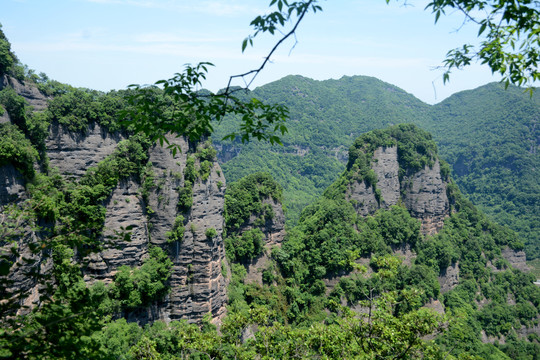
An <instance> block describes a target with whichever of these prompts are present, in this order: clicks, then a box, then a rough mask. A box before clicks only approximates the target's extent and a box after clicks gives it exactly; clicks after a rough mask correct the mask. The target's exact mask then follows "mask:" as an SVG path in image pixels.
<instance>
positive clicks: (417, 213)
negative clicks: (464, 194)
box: [346, 146, 450, 235]
mask: <svg viewBox="0 0 540 360" xmlns="http://www.w3.org/2000/svg"><path fill="white" fill-rule="evenodd" d="M371 169H372V170H373V171H374V172H375V174H376V175H377V182H376V184H374V185H375V186H372V185H371V184H367V183H366V182H365V181H354V182H352V183H351V184H349V186H348V189H347V194H346V198H347V199H348V200H353V201H352V203H353V205H354V207H355V209H356V211H357V213H358V214H359V215H362V216H366V215H371V214H373V213H374V212H375V211H377V210H378V209H388V208H389V207H390V206H392V205H397V204H398V203H400V202H402V203H403V204H404V205H405V207H406V208H407V210H409V212H410V213H411V216H413V217H415V218H417V219H419V220H420V221H421V222H422V232H423V233H424V234H425V235H432V234H434V233H436V232H438V231H439V230H440V229H441V228H442V226H443V225H444V219H445V218H446V217H448V216H449V215H450V205H449V201H448V197H447V195H446V185H447V184H446V183H445V181H443V179H442V177H441V169H440V164H439V161H438V160H435V162H434V164H433V165H432V166H431V167H430V166H425V167H424V168H423V169H421V170H419V171H416V172H414V173H412V174H409V175H406V176H403V177H402V178H401V179H400V177H399V170H400V165H399V162H398V149H397V146H392V147H379V148H377V149H376V150H375V151H374V154H373V159H372V162H371ZM405 170H408V169H405ZM406 172H407V171H406ZM375 189H377V191H379V192H380V193H379V194H380V197H379V199H377V194H376V190H375Z"/></svg>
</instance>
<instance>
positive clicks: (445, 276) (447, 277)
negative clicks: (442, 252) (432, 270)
mask: <svg viewBox="0 0 540 360" xmlns="http://www.w3.org/2000/svg"><path fill="white" fill-rule="evenodd" d="M438 280H439V285H440V286H441V293H443V294H444V293H445V292H448V291H450V290H452V289H453V288H455V287H456V286H457V284H459V263H454V264H450V266H448V267H447V268H446V269H445V270H444V271H443V272H442V273H441V274H440V275H439V279H438Z"/></svg>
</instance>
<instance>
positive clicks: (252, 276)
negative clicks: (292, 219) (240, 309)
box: [243, 198, 285, 285]
mask: <svg viewBox="0 0 540 360" xmlns="http://www.w3.org/2000/svg"><path fill="white" fill-rule="evenodd" d="M262 203H263V204H269V205H270V206H271V207H272V212H273V214H274V216H273V217H272V218H271V219H267V220H266V222H265V224H264V225H263V226H256V225H255V224H254V222H255V220H256V217H255V216H252V217H251V218H250V221H249V222H248V224H247V225H246V227H245V228H244V229H243V230H249V229H252V228H254V227H258V228H259V229H261V231H262V232H263V234H264V242H265V244H264V250H263V253H262V254H261V255H260V256H258V257H256V258H255V259H253V260H251V261H250V262H249V263H248V264H246V265H247V266H246V267H247V274H246V279H245V281H246V282H256V283H258V284H261V285H262V282H263V281H262V272H263V270H265V269H267V268H268V266H269V264H270V261H271V260H270V254H271V251H272V247H274V246H281V243H282V242H283V240H284V238H285V214H284V213H283V206H282V204H281V203H280V202H279V201H276V200H274V199H272V198H266V199H263V200H262Z"/></svg>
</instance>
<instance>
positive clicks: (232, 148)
mask: <svg viewBox="0 0 540 360" xmlns="http://www.w3.org/2000/svg"><path fill="white" fill-rule="evenodd" d="M247 96H255V97H258V98H260V99H262V100H264V101H268V102H270V103H279V104H285V105H287V106H288V107H289V111H290V114H289V115H290V120H289V121H288V123H287V128H288V130H289V132H288V134H286V135H285V136H283V144H284V146H270V145H267V144H261V143H252V144H247V145H240V144H239V143H231V142H223V141H221V139H222V138H223V136H224V135H225V134H227V133H228V132H229V129H230V128H231V127H232V123H234V119H229V123H227V122H225V123H224V124H221V125H220V126H219V127H218V128H217V129H216V130H217V131H216V132H215V133H214V134H213V136H212V139H213V141H214V145H215V146H216V148H217V149H218V158H219V159H220V160H221V162H222V167H223V171H224V173H225V175H226V176H227V179H228V180H229V181H235V180H238V179H239V178H241V177H243V176H246V175H248V174H250V173H252V172H255V171H268V172H269V173H271V174H272V176H273V177H274V178H275V179H276V180H277V181H278V182H279V183H280V184H281V185H282V186H283V187H284V194H285V199H286V200H285V205H286V207H287V210H288V213H287V216H288V222H289V223H290V224H294V223H295V222H296V221H297V220H298V216H299V214H300V212H301V211H302V209H303V208H304V207H305V206H306V205H307V204H309V203H310V202H312V201H313V200H314V199H315V198H316V197H317V196H318V195H320V194H321V193H322V191H323V190H324V189H325V188H326V187H327V186H329V185H330V184H331V183H332V182H333V181H334V180H335V179H336V174H338V173H339V172H341V171H342V170H343V168H344V163H345V162H346V161H347V150H348V148H349V146H350V145H351V144H352V142H353V141H354V139H355V138H356V137H358V136H359V135H360V134H362V133H364V132H366V131H368V130H372V129H376V128H382V127H386V126H388V125H392V124H397V123H404V122H415V121H419V119H424V121H426V122H427V121H428V120H429V118H428V111H429V106H428V105H426V104H424V103H422V102H421V101H420V100H418V99H416V98H415V97H414V96H412V95H410V94H407V93H406V92H405V91H403V90H401V89H399V88H397V87H395V86H393V85H390V84H387V83H385V82H382V81H380V80H378V79H375V78H370V77H365V76H353V77H343V78H341V79H340V80H326V81H316V80H312V79H308V78H305V77H302V76H287V77H285V78H283V79H281V80H278V81H276V82H273V83H270V84H267V85H264V86H261V87H260V88H257V89H255V90H254V91H253V92H252V93H250V94H249V95H247Z"/></svg>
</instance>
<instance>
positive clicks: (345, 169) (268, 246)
mask: <svg viewBox="0 0 540 360" xmlns="http://www.w3.org/2000/svg"><path fill="white" fill-rule="evenodd" d="M0 48H1V49H2V52H0V60H2V61H0V64H1V65H2V67H0V184H1V185H2V186H0V358H6V359H55V358H60V359H86V358H89V359H126V360H132V359H190V360H195V359H204V360H207V359H246V360H247V359H254V358H260V359H292V358H296V359H298V358H300V359H311V358H325V359H353V358H355V359H387V358H396V359H399V358H401V359H415V358H417V359H438V360H442V359H448V360H465V359H466V360H480V359H490V360H509V359H519V360H529V359H538V356H539V354H540V330H539V322H540V312H539V309H540V287H538V286H537V285H535V284H534V280H535V278H534V276H533V275H531V274H528V273H527V271H526V270H527V269H526V268H527V266H526V264H525V254H524V252H523V251H522V249H523V247H524V246H523V243H522V241H521V239H520V237H519V236H517V235H516V233H515V232H513V231H512V230H511V229H509V228H508V227H505V226H502V225H499V224H497V223H495V222H494V221H492V220H490V219H489V218H488V217H486V215H484V214H483V212H482V211H480V210H478V209H477V208H476V207H475V206H474V205H473V204H472V203H471V202H470V201H469V200H467V199H466V197H464V196H463V195H462V194H461V192H460V190H459V188H458V185H457V184H456V183H455V182H454V181H453V180H452V166H451V165H449V164H448V163H446V162H445V161H444V160H442V159H441V158H440V156H439V154H438V149H437V144H436V142H435V141H434V139H436V138H435V137H434V138H432V135H431V134H430V133H428V132H427V131H425V130H422V129H421V128H420V127H417V126H416V125H414V124H411V123H413V122H420V123H422V124H423V126H424V127H435V126H437V125H438V124H434V122H435V118H434V115H433V112H434V109H435V107H430V106H428V105H426V104H423V103H421V102H420V101H418V100H417V99H415V98H414V97H413V96H411V95H409V94H406V93H405V92H403V91H401V90H399V89H397V88H395V87H393V86H391V85H388V84H385V83H383V82H381V81H378V80H376V79H373V78H365V77H352V78H343V79H341V80H332V81H327V82H316V81H313V80H309V79H305V78H302V77H294V76H292V77H287V78H285V79H283V80H282V81H283V82H284V83H286V84H287V86H284V87H282V86H277V85H279V82H277V83H273V84H269V85H267V86H265V87H262V88H261V89H257V90H256V91H254V93H255V94H258V96H260V97H263V96H268V97H272V96H274V95H275V96H274V97H272V101H283V102H286V101H290V106H291V110H290V112H291V121H290V123H289V128H290V134H289V135H287V137H285V138H284V146H283V147H270V146H268V145H266V144H261V143H251V144H249V146H247V147H245V148H242V145H241V144H240V143H225V142H218V144H217V147H218V148H219V149H220V151H221V154H220V156H221V158H222V159H224V160H229V161H228V162H227V163H226V164H225V166H226V167H227V166H230V167H228V168H227V171H228V173H229V175H228V177H229V178H235V176H236V178H238V181H235V182H229V183H228V184H227V183H226V181H225V177H224V172H223V171H222V170H221V168H220V166H219V165H218V163H217V160H216V156H217V151H216V150H215V149H214V148H213V146H212V143H211V142H210V141H208V140H207V139H199V140H197V141H194V140H190V139H188V138H185V137H177V138H175V137H173V136H170V135H167V137H166V139H167V141H168V142H170V143H171V144H174V145H176V147H175V149H176V150H180V151H179V152H178V151H176V152H172V151H170V150H169V149H167V148H164V147H162V146H160V145H159V144H155V143H154V142H153V141H152V140H151V138H150V137H149V136H147V135H144V134H141V133H136V131H135V128H134V127H133V126H132V123H130V122H129V121H127V122H123V121H119V119H121V114H124V115H125V114H126V113H127V114H133V113H134V112H133V111H131V112H130V111H127V112H126V111H125V110H133V109H131V108H130V106H132V105H133V104H132V103H130V102H129V100H127V99H130V97H129V95H130V92H131V91H132V90H125V91H111V92H109V93H103V92H99V91H93V90H89V89H78V88H74V87H71V86H69V85H65V84H60V83H58V82H55V81H52V80H50V79H48V78H47V77H46V76H45V75H44V74H41V75H39V76H38V75H35V74H34V73H33V72H31V71H28V69H25V68H24V67H22V65H21V64H20V63H18V61H17V59H16V57H15V56H14V54H12V53H11V52H10V48H9V43H8V42H7V40H6V39H5V37H4V36H3V34H2V33H1V31H0ZM486 88H489V87H486ZM495 88H496V87H495ZM265 91H268V93H266V94H265V93H264V92H265ZM497 91H498V90H497ZM150 92H151V95H152V96H153V97H154V98H155V99H156V100H157V101H159V102H161V103H163V104H170V103H171V102H172V101H173V99H171V97H170V95H169V94H167V93H166V92H164V91H163V90H161V89H157V88H156V89H150ZM250 95H253V94H244V95H242V96H250ZM296 97H297V98H298V99H299V101H300V103H301V104H302V107H301V108H298V109H295V107H294V104H295V101H293V100H295V98H296ZM280 99H282V100H280ZM343 99H347V101H346V102H345V104H344V103H343ZM521 101H523V102H524V103H526V102H527V101H532V100H526V99H524V100H519V101H517V102H518V103H521ZM534 101H536V100H534ZM533 105H534V104H533ZM508 107H509V106H508ZM450 108H452V107H451V106H450ZM340 109H343V114H342V115H340ZM452 109H453V108H452ZM166 110H170V109H166ZM488 110H489V107H487V108H485V109H484V112H487V111H488ZM533 110H534V109H533ZM456 111H457V110H455V109H454V110H452V111H449V112H448V113H449V114H454V113H455V112H456ZM502 111H503V109H500V112H502ZM533 114H534V112H533ZM480 115H481V113H479V114H478V116H480ZM128 116H129V115H128ZM456 119H457V121H455V122H452V121H450V120H449V121H448V124H450V125H448V127H449V128H452V129H456V130H455V131H456V135H455V136H456V137H458V136H461V135H459V133H458V132H457V129H459V128H460V127H464V126H463V122H466V121H467V119H466V118H460V117H458V116H456ZM460 119H461V120H460ZM520 119H521V117H520ZM454 120H455V119H454ZM234 121H235V119H228V120H227V121H224V122H223V123H222V124H221V128H220V129H219V130H218V131H217V134H216V136H218V137H219V136H220V135H222V134H223V133H224V132H226V131H227V127H230V126H231V124H232V122H234ZM459 121H463V122H459ZM402 122H409V124H402ZM372 123H373V124H372ZM393 123H396V124H397V123H400V124H398V125H393V126H390V127H388V126H387V125H389V124H393ZM337 125H339V126H337ZM371 125H373V126H375V125H376V126H377V127H384V129H377V130H373V131H369V132H366V130H367V129H368V128H370V127H371ZM306 126H308V129H307V130H306ZM516 126H517V125H516ZM445 129H446V128H443V129H442V130H441V131H446V130H445ZM497 129H498V128H497V127H495V130H496V131H495V130H494V131H493V133H496V134H499V132H498V131H499V130H497ZM452 131H454V130H451V131H450V130H449V131H448V133H449V134H450V133H452ZM439 136H440V137H444V134H440V135H439ZM484 136H485V137H487V136H488V135H487V134H486V135H484ZM517 138H518V137H516V138H515V139H514V142H517V141H518V140H516V139H517ZM524 138H526V139H527V140H530V136H529V134H528V133H525V136H524ZM470 141H472V142H474V141H475V139H474V137H472V138H471V140H470ZM501 141H502V140H501ZM476 142H479V141H476ZM460 144H462V146H467V144H468V142H467V141H464V142H463V143H460ZM486 144H487V145H489V146H491V145H492V144H497V142H496V141H494V142H489V141H487V142H486ZM347 148H348V151H347V150H346V149H347ZM447 148H448V149H449V150H448V153H449V154H457V155H456V156H457V158H458V159H460V156H461V155H462V153H460V152H459V151H460V150H461V149H460V148H457V150H455V152H452V151H451V150H452V149H454V148H453V147H452V146H451V144H448V145H447ZM512 149H513V148H512ZM519 149H521V148H519V147H518V149H517V150H516V151H518V150H519ZM535 149H536V148H534V149H531V152H533V153H534V151H535ZM520 151H521V150H520ZM488 155H489V153H488V154H487V155H485V154H484V157H488ZM449 158H450V159H452V157H449ZM242 159H243V162H240V160H242ZM481 159H483V158H481ZM520 159H521V158H520ZM473 160H474V161H476V160H475V159H471V160H470V161H468V162H464V163H463V164H464V165H463V166H466V167H467V168H466V169H467V170H469V169H471V171H470V173H467V172H466V171H463V174H462V176H463V178H464V176H466V174H469V175H470V174H474V173H475V171H477V170H476V168H475V167H474V165H472V164H473V163H474V161H473ZM499 160H500V159H492V160H491V161H492V162H495V164H491V163H489V162H488V164H489V165H490V166H491V165H493V168H494V169H495V170H496V171H498V169H499V167H497V166H505V167H511V166H512V161H513V160H514V159H513V158H511V159H505V158H503V160H500V161H499ZM497 161H499V162H497ZM522 163H524V164H525V165H526V164H527V162H526V161H524V162H519V163H518V164H522ZM455 164H458V166H454V172H455V173H457V174H459V173H460V170H459V169H461V167H460V166H461V165H459V164H461V163H460V162H459V160H456V161H455ZM509 164H510V165H509ZM533 165H534V164H533ZM516 166H517V165H516ZM257 167H258V169H266V170H269V171H270V172H274V173H276V174H277V175H278V176H277V178H278V179H277V181H276V179H274V178H272V176H271V175H270V174H269V173H268V172H256V173H249V174H248V175H246V176H243V177H240V176H241V175H242V174H244V173H248V172H250V171H251V170H252V169H255V168H257ZM485 167H486V166H485ZM524 168H525V169H528V168H527V167H525V166H524ZM533 170H534V169H533ZM528 171H529V170H524V173H528ZM492 172H493V171H492ZM486 176H487V175H486ZM490 176H491V175H490ZM304 179H308V180H306V181H305V180H304ZM506 179H508V178H501V180H500V181H501V183H502V181H506ZM510 179H513V178H510ZM520 179H521V178H516V182H515V183H516V184H519V181H521V180H520ZM476 180H477V179H476V178H474V177H473V181H476ZM280 182H282V183H283V185H284V186H286V188H285V189H284V188H283V186H282V184H281V183H280ZM477 183H478V182H477ZM512 184H514V183H512ZM471 191H472V190H471ZM295 193H296V194H297V195H296V197H295ZM516 194H518V193H516ZM287 196H289V200H288V201H289V204H291V205H290V206H289V207H290V210H289V216H290V217H291V218H292V220H291V221H290V223H291V224H293V223H296V226H289V227H288V228H286V227H285V214H284V211H283V209H282V203H283V202H284V201H286V200H287ZM516 197H518V196H517V195H516ZM510 200H512V199H510ZM533 201H534V200H533ZM303 204H306V206H305V207H304V206H303ZM532 205H533V210H534V206H535V205H537V204H534V202H533V203H532ZM301 207H302V209H301ZM295 214H296V215H295ZM518 215H519V214H517V215H516V216H518ZM532 219H533V220H534V216H533V217H532ZM526 220H527V218H525V220H524V221H526ZM218 326H219V330H218Z"/></svg>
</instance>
